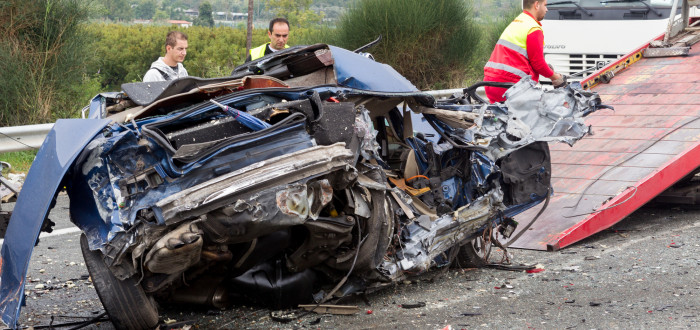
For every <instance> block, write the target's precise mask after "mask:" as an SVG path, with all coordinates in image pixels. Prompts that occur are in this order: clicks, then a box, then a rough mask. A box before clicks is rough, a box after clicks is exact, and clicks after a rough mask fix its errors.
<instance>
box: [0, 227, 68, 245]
mask: <svg viewBox="0 0 700 330" xmlns="http://www.w3.org/2000/svg"><path fill="white" fill-rule="evenodd" d="M77 232H80V228H78V227H69V228H63V229H56V230H54V231H53V232H50V233H41V234H39V238H44V237H51V236H60V235H66V234H72V233H77ZM4 241H5V240H4V239H0V246H2V243H3V242H4Z"/></svg>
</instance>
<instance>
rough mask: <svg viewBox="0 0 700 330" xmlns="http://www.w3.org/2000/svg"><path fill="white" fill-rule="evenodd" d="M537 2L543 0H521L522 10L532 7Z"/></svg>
mask: <svg viewBox="0 0 700 330" xmlns="http://www.w3.org/2000/svg"><path fill="white" fill-rule="evenodd" d="M537 1H540V2H543V0H523V9H528V8H530V7H532V5H534V4H535V2H537Z"/></svg>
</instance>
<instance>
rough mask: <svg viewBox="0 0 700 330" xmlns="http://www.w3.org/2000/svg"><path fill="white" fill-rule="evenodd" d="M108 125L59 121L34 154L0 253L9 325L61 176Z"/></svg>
mask: <svg viewBox="0 0 700 330" xmlns="http://www.w3.org/2000/svg"><path fill="white" fill-rule="evenodd" d="M108 123H109V120H108V119H94V120H92V119H89V120H80V119H62V120H59V121H57V122H56V124H55V125H54V127H53V129H52V130H51V132H49V134H48V135H47V136H46V140H45V141H44V143H43V144H42V146H41V148H40V149H39V151H38V152H37V155H36V160H35V161H34V162H35V164H37V166H34V165H32V167H31V169H30V170H29V175H28V176H27V180H26V181H25V183H24V189H23V190H22V191H23V194H22V198H20V199H18V201H17V204H16V206H15V208H14V211H13V213H12V217H11V218H10V224H9V226H8V228H7V233H6V234H5V241H4V242H3V245H2V251H1V252H0V313H1V315H2V321H3V322H5V324H7V325H8V326H12V327H14V326H16V325H17V319H18V318H19V312H20V307H21V304H22V301H23V299H24V283H25V278H26V277H25V275H26V273H27V267H29V259H30V258H31V255H32V250H33V249H34V244H35V243H36V241H37V239H38V238H39V232H40V230H41V228H42V224H43V223H44V221H45V219H46V217H47V216H48V211H49V209H50V207H52V203H53V200H54V198H55V196H56V194H57V193H58V189H59V187H60V184H61V182H63V178H64V175H65V174H66V173H67V172H68V171H69V170H70V167H71V165H72V164H73V161H74V160H75V158H76V157H77V156H78V154H80V152H81V151H82V149H83V148H84V147H85V145H87V144H88V142H90V140H92V138H94V137H95V135H97V134H98V133H99V132H100V131H101V130H102V129H103V128H104V127H105V126H106V125H107V124H108Z"/></svg>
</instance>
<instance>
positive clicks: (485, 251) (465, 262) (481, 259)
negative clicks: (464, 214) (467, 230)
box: [454, 236, 491, 268]
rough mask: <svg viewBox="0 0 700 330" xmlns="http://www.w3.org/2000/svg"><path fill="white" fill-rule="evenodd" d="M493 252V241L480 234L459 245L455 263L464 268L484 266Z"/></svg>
mask: <svg viewBox="0 0 700 330" xmlns="http://www.w3.org/2000/svg"><path fill="white" fill-rule="evenodd" d="M490 254H491V242H486V241H484V238H483V237H482V236H479V237H477V238H475V239H473V240H471V241H469V242H468V243H466V244H464V245H462V246H460V247H459V251H458V252H457V258H456V259H455V263H454V265H455V266H456V267H462V268H473V267H484V266H486V265H487V264H488V260H489V255H490Z"/></svg>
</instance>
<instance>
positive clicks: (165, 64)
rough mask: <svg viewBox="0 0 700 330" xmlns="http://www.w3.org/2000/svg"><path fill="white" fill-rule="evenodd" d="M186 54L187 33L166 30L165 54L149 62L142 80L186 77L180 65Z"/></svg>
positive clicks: (185, 71)
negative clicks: (149, 66) (149, 65)
mask: <svg viewBox="0 0 700 330" xmlns="http://www.w3.org/2000/svg"><path fill="white" fill-rule="evenodd" d="M186 55H187V35H186V34H184V33H182V32H180V31H170V32H168V35H167V36H166V37H165V56H163V57H160V58H158V60H156V61H155V62H153V63H151V68H150V69H149V70H148V71H147V72H146V74H145V75H144V76H143V81H144V82H150V81H168V80H173V79H176V78H182V77H187V70H185V67H184V66H183V65H182V62H183V61H184V60H185V56H186Z"/></svg>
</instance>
